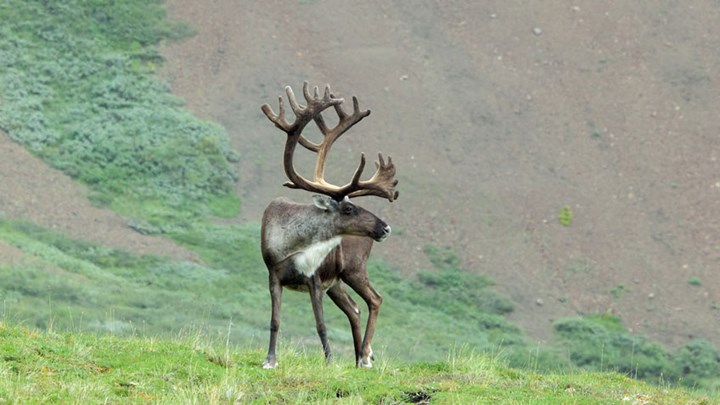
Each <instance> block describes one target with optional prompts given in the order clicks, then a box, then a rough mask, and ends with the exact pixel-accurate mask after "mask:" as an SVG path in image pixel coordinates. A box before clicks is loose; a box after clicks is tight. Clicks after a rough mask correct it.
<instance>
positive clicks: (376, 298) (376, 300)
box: [342, 268, 383, 368]
mask: <svg viewBox="0 0 720 405" xmlns="http://www.w3.org/2000/svg"><path fill="white" fill-rule="evenodd" d="M363 270H364V271H357V272H348V271H345V272H343V273H342V279H343V281H344V282H345V283H346V284H347V285H349V286H350V287H351V288H352V289H353V290H355V292H356V293H358V295H360V297H362V299H363V300H365V303H367V306H368V321H367V326H366V327H365V337H364V338H363V342H362V346H361V348H360V356H358V359H357V366H358V367H366V368H370V367H372V360H374V358H373V352H372V348H371V344H372V339H373V335H374V334H375V322H376V321H377V317H378V314H379V313H380V305H382V302H383V298H382V296H381V295H380V293H378V292H377V290H376V289H375V288H374V287H373V286H372V285H371V284H370V280H369V279H368V275H367V269H365V268H363Z"/></svg>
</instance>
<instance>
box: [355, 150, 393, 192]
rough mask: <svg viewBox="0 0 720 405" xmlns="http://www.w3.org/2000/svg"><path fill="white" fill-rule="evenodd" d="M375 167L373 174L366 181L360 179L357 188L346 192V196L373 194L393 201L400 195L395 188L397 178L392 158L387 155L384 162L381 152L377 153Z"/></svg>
mask: <svg viewBox="0 0 720 405" xmlns="http://www.w3.org/2000/svg"><path fill="white" fill-rule="evenodd" d="M363 160H364V159H363ZM375 168H376V170H375V174H373V176H372V177H371V178H370V179H368V180H366V181H360V182H359V183H358V188H357V190H355V191H353V192H351V193H350V194H348V197H360V196H365V195H374V196H377V197H383V198H387V199H388V200H389V201H390V202H393V201H395V200H396V199H397V198H398V197H399V196H400V193H399V192H398V191H396V190H395V186H397V184H398V180H397V179H395V164H393V162H392V158H391V157H390V156H388V160H387V164H386V163H385V160H384V159H383V156H382V153H378V161H377V162H375Z"/></svg>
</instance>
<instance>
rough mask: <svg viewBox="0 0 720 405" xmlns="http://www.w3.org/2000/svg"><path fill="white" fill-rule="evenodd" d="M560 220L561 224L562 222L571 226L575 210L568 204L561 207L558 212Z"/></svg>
mask: <svg viewBox="0 0 720 405" xmlns="http://www.w3.org/2000/svg"><path fill="white" fill-rule="evenodd" d="M558 221H560V224H562V225H563V226H570V224H571V223H572V221H573V212H572V210H571V209H570V207H569V206H567V205H566V206H564V207H562V208H560V213H558Z"/></svg>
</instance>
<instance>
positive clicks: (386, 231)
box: [378, 225, 392, 242]
mask: <svg viewBox="0 0 720 405" xmlns="http://www.w3.org/2000/svg"><path fill="white" fill-rule="evenodd" d="M382 232H383V233H382V235H381V236H380V239H378V242H382V241H384V240H385V239H387V238H388V237H389V236H390V233H391V232H392V228H390V225H386V226H385V228H383V230H382Z"/></svg>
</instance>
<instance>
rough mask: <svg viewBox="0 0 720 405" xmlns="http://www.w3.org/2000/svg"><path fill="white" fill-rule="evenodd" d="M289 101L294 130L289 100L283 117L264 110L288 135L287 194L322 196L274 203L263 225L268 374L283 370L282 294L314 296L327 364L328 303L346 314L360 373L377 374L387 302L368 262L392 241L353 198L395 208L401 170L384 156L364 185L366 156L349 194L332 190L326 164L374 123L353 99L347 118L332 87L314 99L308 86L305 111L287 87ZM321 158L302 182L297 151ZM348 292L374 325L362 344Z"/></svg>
mask: <svg viewBox="0 0 720 405" xmlns="http://www.w3.org/2000/svg"><path fill="white" fill-rule="evenodd" d="M285 92H286V94H287V100H288V103H289V104H290V107H291V109H292V111H293V113H294V114H295V119H294V121H293V122H292V123H290V122H288V121H287V119H286V117H285V106H284V103H283V97H282V96H280V97H278V103H279V111H278V113H277V114H276V113H275V112H274V111H273V110H272V108H271V107H270V105H268V104H263V106H262V108H261V109H262V112H263V113H264V114H265V116H267V118H268V119H269V120H270V121H271V122H272V123H273V124H275V126H276V127H277V128H279V129H281V130H282V131H283V132H285V133H286V134H287V138H286V142H285V150H284V155H283V166H284V169H285V174H286V176H287V178H288V180H289V181H287V182H286V183H284V186H286V187H290V188H294V189H302V190H306V191H310V192H312V193H317V194H316V195H314V196H313V203H312V204H300V203H295V202H293V201H291V200H289V199H287V198H284V197H280V198H276V199H274V200H272V201H271V202H270V204H269V205H268V206H267V208H266V209H265V212H264V214H263V218H262V229H261V238H262V239H261V250H262V257H263V260H264V261H265V265H266V266H267V269H268V273H269V288H270V298H271V304H272V315H271V318H270V344H269V347H268V353H267V358H266V359H265V361H264V362H263V368H275V367H276V366H277V365H278V361H277V357H276V353H275V347H276V344H277V337H278V332H279V330H280V306H281V300H282V292H283V288H288V289H290V290H295V291H302V292H309V294H310V300H311V303H312V309H313V314H314V315H315V326H316V329H317V333H318V336H319V337H320V342H321V344H322V348H323V351H324V354H325V360H326V362H327V363H330V362H331V359H332V354H331V351H330V345H329V344H328V338H327V330H326V328H325V322H324V320H323V307H322V299H323V295H324V294H325V293H327V295H328V296H329V297H330V299H331V300H332V301H333V302H334V303H335V304H336V305H337V306H338V307H339V308H340V310H342V312H343V313H344V314H345V315H346V316H347V318H348V320H349V321H350V328H351V331H352V336H353V343H354V349H355V364H356V366H357V367H372V360H374V357H373V352H372V348H371V344H372V339H373V334H374V333H375V322H376V320H377V316H378V312H379V310H380V305H381V304H382V301H383V299H382V296H381V295H380V294H379V293H378V292H377V290H375V288H374V287H373V286H372V284H371V283H370V279H369V277H368V271H367V260H368V257H369V255H370V250H371V249H372V245H373V241H377V242H382V241H384V240H385V239H386V238H387V237H388V236H390V231H391V229H390V226H389V225H387V224H386V223H385V222H383V221H382V220H381V219H379V218H378V217H377V216H375V215H374V214H372V213H371V212H370V211H368V210H366V209H364V208H361V207H359V206H357V205H355V204H354V203H353V202H351V201H350V199H351V198H354V197H360V196H377V197H381V198H385V199H387V200H388V201H390V202H392V201H394V200H395V199H397V198H398V195H399V193H398V192H397V191H396V190H395V186H396V185H397V183H398V181H397V180H396V179H395V165H394V164H393V162H392V159H391V158H390V157H388V159H387V162H386V161H385V159H383V156H382V154H378V161H377V162H375V166H376V171H375V173H374V174H373V175H372V176H371V177H370V178H369V179H368V180H361V177H362V173H363V171H364V168H365V155H364V154H361V156H360V164H359V165H358V167H357V169H356V170H355V173H354V174H353V176H352V178H351V180H350V182H348V183H347V184H345V185H343V186H337V185H334V184H330V183H328V182H327V181H326V180H325V161H326V158H327V156H328V152H329V151H330V148H331V147H332V145H333V143H334V142H335V141H336V140H337V139H338V138H339V137H340V136H341V135H343V134H344V133H345V132H346V131H347V130H349V129H350V128H351V127H352V126H353V125H355V124H357V123H358V122H360V120H362V119H363V118H365V117H367V116H368V115H370V110H365V111H361V110H360V107H359V103H358V100H357V97H355V96H353V111H352V113H350V114H348V113H346V112H345V111H344V110H343V108H342V107H341V104H342V103H343V102H344V99H343V98H339V97H335V96H334V95H333V93H332V92H331V91H330V86H329V85H326V86H325V91H324V93H323V95H320V94H319V91H318V88H317V87H314V91H313V92H312V94H311V92H310V89H309V86H308V82H305V83H304V84H303V95H304V97H305V101H306V105H302V104H300V103H298V101H297V100H296V98H295V94H294V93H293V90H292V88H291V87H290V86H286V87H285ZM330 107H333V108H334V110H335V112H336V114H337V118H338V122H337V125H335V126H334V127H332V128H329V127H328V125H327V124H326V123H325V120H324V119H323V115H322V113H323V112H324V111H325V110H327V109H329V108H330ZM310 121H314V123H315V125H317V128H318V129H319V131H320V133H321V134H322V141H321V142H320V143H314V142H312V141H310V140H309V139H308V138H306V137H305V136H303V134H302V133H303V129H304V128H305V127H306V125H307V124H309V123H310ZM298 143H299V144H300V145H301V146H302V147H304V148H305V149H307V150H309V151H311V152H313V153H316V154H317V159H316V162H315V171H314V176H313V179H312V180H309V179H307V178H305V177H303V176H302V175H301V174H299V173H298V172H297V171H296V170H295V167H294V165H293V155H294V153H295V148H296V146H297V144H298ZM345 286H349V287H350V288H352V289H353V290H354V291H355V292H356V293H357V294H358V295H359V296H360V297H361V298H362V299H363V300H364V301H365V302H366V304H367V307H368V319H367V325H366V327H365V335H364V336H362V325H361V321H360V308H359V307H358V305H357V304H356V303H355V301H354V300H353V299H352V297H351V296H350V295H349V294H348V291H347V289H346V288H345Z"/></svg>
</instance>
